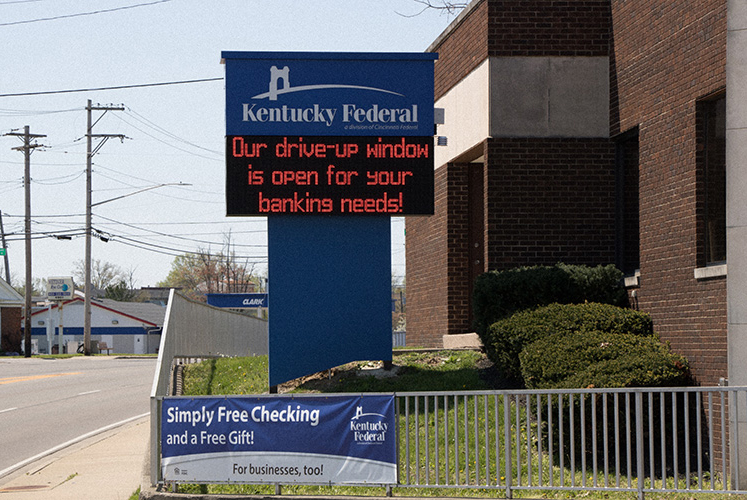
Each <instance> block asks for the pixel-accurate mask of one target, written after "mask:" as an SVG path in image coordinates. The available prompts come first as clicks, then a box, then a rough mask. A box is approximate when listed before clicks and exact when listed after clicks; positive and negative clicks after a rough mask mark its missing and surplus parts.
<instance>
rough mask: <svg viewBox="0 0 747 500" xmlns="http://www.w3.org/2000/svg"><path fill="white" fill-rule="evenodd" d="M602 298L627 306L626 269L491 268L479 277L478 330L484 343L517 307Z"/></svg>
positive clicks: (476, 291)
mask: <svg viewBox="0 0 747 500" xmlns="http://www.w3.org/2000/svg"><path fill="white" fill-rule="evenodd" d="M554 302H557V303H562V304H578V303H583V302H600V303H604V304H613V305H617V306H627V305H628V302H627V294H626V292H625V289H624V288H623V286H622V273H621V272H620V271H619V270H618V269H617V268H616V267H615V266H613V265H608V266H596V267H588V266H571V265H565V264H557V265H555V266H534V267H520V268H515V269H508V270H506V271H489V272H487V273H483V274H481V275H480V276H478V277H477V279H476V280H475V289H474V291H473V294H472V304H473V313H474V318H475V325H474V326H475V331H476V332H477V334H478V335H479V336H480V338H481V340H482V341H483V344H485V343H486V339H485V335H486V334H487V331H488V328H489V327H490V325H492V324H493V323H495V322H496V321H498V320H500V319H503V318H506V317H508V316H510V315H512V314H513V313H515V312H517V311H521V310H523V309H531V308H535V307H538V306H544V305H547V304H552V303H554Z"/></svg>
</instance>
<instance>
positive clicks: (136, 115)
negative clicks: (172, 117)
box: [115, 106, 223, 157]
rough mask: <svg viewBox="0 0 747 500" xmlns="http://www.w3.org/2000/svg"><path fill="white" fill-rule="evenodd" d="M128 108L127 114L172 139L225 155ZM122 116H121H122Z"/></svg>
mask: <svg viewBox="0 0 747 500" xmlns="http://www.w3.org/2000/svg"><path fill="white" fill-rule="evenodd" d="M126 108H127V109H126V110H125V114H128V115H131V116H132V117H133V118H135V119H136V120H137V121H139V122H140V123H142V124H143V125H146V126H148V127H150V128H152V129H153V130H155V131H157V132H160V133H162V134H163V135H165V136H167V137H170V138H172V139H174V140H176V141H179V142H182V143H184V144H188V145H190V146H192V147H195V148H197V149H202V150H203V151H207V152H209V153H215V154H217V155H220V156H221V157H222V156H223V151H216V150H214V149H209V148H205V147H203V146H200V145H198V144H195V143H193V142H190V141H187V140H186V139H182V138H181V137H179V136H178V135H176V134H172V133H171V132H169V131H168V130H166V129H165V128H163V127H161V126H160V125H158V124H157V123H155V122H153V121H152V120H149V119H148V118H146V117H145V116H143V115H141V114H140V113H138V112H137V111H135V110H134V109H132V108H131V107H129V106H126ZM115 116H117V117H119V115H118V114H117V115H115ZM120 118H121V117H120Z"/></svg>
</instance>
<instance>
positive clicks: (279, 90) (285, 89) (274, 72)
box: [252, 66, 404, 101]
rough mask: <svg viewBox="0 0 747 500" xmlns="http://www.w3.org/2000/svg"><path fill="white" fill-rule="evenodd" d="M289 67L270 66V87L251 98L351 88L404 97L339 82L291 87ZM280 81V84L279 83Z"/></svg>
mask: <svg viewBox="0 0 747 500" xmlns="http://www.w3.org/2000/svg"><path fill="white" fill-rule="evenodd" d="M289 74H290V69H289V68H288V66H283V68H282V69H278V67H277V66H273V67H272V68H270V88H269V90H268V91H267V92H264V93H262V94H257V95H255V96H254V97H252V99H269V100H270V101H277V100H278V96H279V95H282V94H290V93H294V92H307V91H311V90H329V89H353V90H366V91H373V92H382V93H385V94H392V95H396V96H400V97H404V94H400V93H399V92H394V91H391V90H386V89H380V88H376V87H367V86H365V85H345V84H339V83H327V84H317V85H297V86H295V87H291V85H290V80H289ZM281 83H282V86H279V84H281Z"/></svg>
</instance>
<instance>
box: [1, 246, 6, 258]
mask: <svg viewBox="0 0 747 500" xmlns="http://www.w3.org/2000/svg"><path fill="white" fill-rule="evenodd" d="M6 252H7V250H5V249H4V248H0V257H2V256H4V255H5V254H6Z"/></svg>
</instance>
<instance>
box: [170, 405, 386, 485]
mask: <svg viewBox="0 0 747 500" xmlns="http://www.w3.org/2000/svg"><path fill="white" fill-rule="evenodd" d="M161 472H162V476H163V480H164V481H175V482H198V483H199V482H205V483H210V482H234V483H242V482H243V483H277V482H282V483H286V484H288V483H301V484H329V483H335V484H344V483H348V484H395V483H396V482H397V465H396V430H395V416H394V396H329V397H287V396H274V397H272V396H271V397H230V398H207V397H205V398H183V397H182V398H167V399H164V400H163V405H162V412H161Z"/></svg>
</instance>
